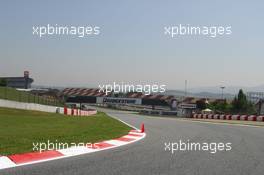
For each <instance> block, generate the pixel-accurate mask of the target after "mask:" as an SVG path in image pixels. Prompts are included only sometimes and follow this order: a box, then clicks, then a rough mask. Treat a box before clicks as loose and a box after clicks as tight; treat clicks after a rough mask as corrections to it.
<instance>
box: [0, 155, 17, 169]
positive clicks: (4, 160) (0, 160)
mask: <svg viewBox="0 0 264 175" xmlns="http://www.w3.org/2000/svg"><path fill="white" fill-rule="evenodd" d="M14 166H16V164H15V163H14V162H12V161H11V160H10V159H9V158H8V157H5V156H2V157H0V169H3V168H9V167H14Z"/></svg>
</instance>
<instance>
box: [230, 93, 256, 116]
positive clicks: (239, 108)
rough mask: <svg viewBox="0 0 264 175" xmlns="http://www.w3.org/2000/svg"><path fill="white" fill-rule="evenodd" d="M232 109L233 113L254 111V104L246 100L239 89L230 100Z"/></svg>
mask: <svg viewBox="0 0 264 175" xmlns="http://www.w3.org/2000/svg"><path fill="white" fill-rule="evenodd" d="M232 111H233V112H235V113H255V109H254V105H253V104H252V103H250V102H249V101H247V97H246V95H245V94H244V92H243V90H242V89H240V90H239V92H238V95H237V97H235V98H234V100H233V102H232Z"/></svg>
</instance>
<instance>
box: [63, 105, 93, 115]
mask: <svg viewBox="0 0 264 175" xmlns="http://www.w3.org/2000/svg"><path fill="white" fill-rule="evenodd" d="M96 113H97V111H96V110H87V111H86V110H80V109H76V108H75V109H74V108H67V107H66V106H65V107H64V115H72V116H90V115H94V114H96Z"/></svg>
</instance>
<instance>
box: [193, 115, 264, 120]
mask: <svg viewBox="0 0 264 175" xmlns="http://www.w3.org/2000/svg"><path fill="white" fill-rule="evenodd" d="M192 117H193V118H196V119H216V120H243V121H259V122H264V116H256V115H225V114H221V115H219V114H193V115H192Z"/></svg>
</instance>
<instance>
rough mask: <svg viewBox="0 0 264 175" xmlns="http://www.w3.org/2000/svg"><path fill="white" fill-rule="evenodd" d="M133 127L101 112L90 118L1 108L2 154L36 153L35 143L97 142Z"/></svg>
mask: <svg viewBox="0 0 264 175" xmlns="http://www.w3.org/2000/svg"><path fill="white" fill-rule="evenodd" d="M130 129H131V128H130V127H128V126H126V125H125V124H123V123H121V122H119V121H117V120H115V119H113V118H111V117H109V116H107V115H106V114H105V113H102V112H99V113H98V114H96V115H93V116H89V117H84V116H82V117H72V116H65V115H61V114H55V113H45V112H38V111H28V110H18V109H10V108H0V155H11V154H16V153H25V152H32V149H33V143H37V142H43V143H47V141H48V140H49V141H50V142H53V143H68V144H70V143H76V144H78V143H94V142H98V141H102V140H108V139H112V138H117V137H120V136H122V135H125V134H127V133H128V131H129V130H130Z"/></svg>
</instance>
